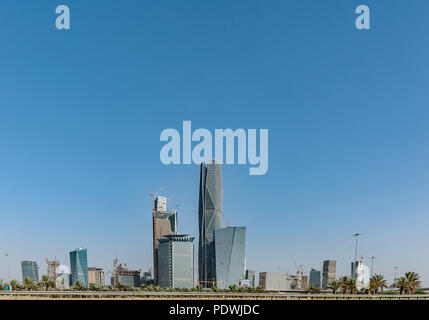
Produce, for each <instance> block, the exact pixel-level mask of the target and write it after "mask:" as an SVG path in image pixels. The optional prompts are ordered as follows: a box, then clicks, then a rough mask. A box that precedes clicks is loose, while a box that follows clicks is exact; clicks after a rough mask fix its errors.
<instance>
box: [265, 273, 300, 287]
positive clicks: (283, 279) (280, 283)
mask: <svg viewBox="0 0 429 320" xmlns="http://www.w3.org/2000/svg"><path fill="white" fill-rule="evenodd" d="M293 283H294V280H293V277H292V276H291V275H290V274H288V273H277V272H260V273H259V286H260V287H262V288H263V289H264V290H267V291H287V290H291V289H292V286H293Z"/></svg>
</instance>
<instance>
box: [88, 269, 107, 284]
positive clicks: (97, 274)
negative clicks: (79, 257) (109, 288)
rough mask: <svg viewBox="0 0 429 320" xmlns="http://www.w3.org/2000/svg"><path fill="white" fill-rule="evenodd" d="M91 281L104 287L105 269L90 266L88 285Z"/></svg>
mask: <svg viewBox="0 0 429 320" xmlns="http://www.w3.org/2000/svg"><path fill="white" fill-rule="evenodd" d="M91 283H93V284H95V285H96V286H98V287H104V271H103V269H101V268H88V285H90V284H91Z"/></svg>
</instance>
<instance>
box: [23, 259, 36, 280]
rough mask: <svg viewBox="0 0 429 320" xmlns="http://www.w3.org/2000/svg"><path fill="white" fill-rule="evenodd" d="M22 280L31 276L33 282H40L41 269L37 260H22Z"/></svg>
mask: <svg viewBox="0 0 429 320" xmlns="http://www.w3.org/2000/svg"><path fill="white" fill-rule="evenodd" d="M21 271H22V281H24V280H25V279H26V278H30V279H31V280H32V281H33V282H35V283H36V282H39V270H38V267H37V262H34V261H21Z"/></svg>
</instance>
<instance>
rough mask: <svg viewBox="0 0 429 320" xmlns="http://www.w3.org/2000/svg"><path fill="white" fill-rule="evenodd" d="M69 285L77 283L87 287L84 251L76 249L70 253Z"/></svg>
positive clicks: (85, 255)
mask: <svg viewBox="0 0 429 320" xmlns="http://www.w3.org/2000/svg"><path fill="white" fill-rule="evenodd" d="M70 267H71V285H76V282H77V281H79V282H80V283H81V284H82V285H84V286H88V254H87V250H86V249H76V250H75V251H71V252H70Z"/></svg>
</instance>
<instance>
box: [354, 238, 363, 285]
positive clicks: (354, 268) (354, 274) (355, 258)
mask: <svg viewBox="0 0 429 320" xmlns="http://www.w3.org/2000/svg"><path fill="white" fill-rule="evenodd" d="M360 235H362V234H361V233H355V234H354V235H353V237H356V247H355V261H354V263H353V274H352V278H353V279H354V278H356V262H357V261H356V259H357V248H358V238H359V236H360Z"/></svg>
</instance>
